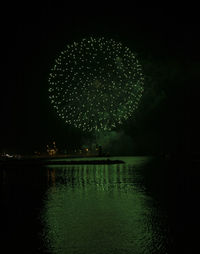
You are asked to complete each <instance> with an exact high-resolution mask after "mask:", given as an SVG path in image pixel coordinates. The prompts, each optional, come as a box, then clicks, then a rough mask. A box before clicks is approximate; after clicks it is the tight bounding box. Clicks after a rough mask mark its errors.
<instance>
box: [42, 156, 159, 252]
mask: <svg viewBox="0 0 200 254" xmlns="http://www.w3.org/2000/svg"><path fill="white" fill-rule="evenodd" d="M143 164H144V160H140V162H139V161H138V160H137V159H136V160H135V163H134V160H132V161H131V162H130V161H128V160H127V163H126V164H120V165H82V166H81V165H77V166H75V165H74V166H65V167H55V168H54V167H50V168H48V181H49V190H48V193H47V198H46V200H45V208H44V211H43V221H44V239H45V242H46V245H47V248H48V250H49V251H51V252H52V253H161V252H160V251H161V249H162V248H164V247H163V241H164V240H163V237H164V236H163V234H162V233H161V232H160V225H159V221H160V214H159V212H158V210H157V209H156V207H155V205H154V201H153V199H152V198H151V197H150V196H148V195H146V193H145V191H144V190H143V189H142V188H141V187H140V186H141V185H138V184H137V180H138V177H139V169H140V167H141V165H143ZM156 251H157V252H156ZM162 253H164V252H162Z"/></svg>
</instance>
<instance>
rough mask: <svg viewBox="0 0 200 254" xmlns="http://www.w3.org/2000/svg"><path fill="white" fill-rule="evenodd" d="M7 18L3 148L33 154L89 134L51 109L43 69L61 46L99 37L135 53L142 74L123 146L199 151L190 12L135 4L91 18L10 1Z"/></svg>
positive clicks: (195, 43)
mask: <svg viewBox="0 0 200 254" xmlns="http://www.w3.org/2000/svg"><path fill="white" fill-rule="evenodd" d="M6 17H7V19H6V21H5V26H4V30H5V38H6V46H5V47H6V53H7V61H6V78H5V80H4V81H2V83H1V120H2V121H1V132H0V133H1V137H0V139H1V142H0V150H1V151H7V152H21V153H33V152H34V151H35V150H42V149H44V148H45V146H46V144H47V143H49V142H51V141H54V140H55V141H56V142H57V145H58V147H60V148H64V147H66V146H68V147H72V148H73V147H77V146H79V145H81V144H83V142H85V140H87V135H88V134H83V133H82V132H81V131H80V130H76V129H75V128H73V127H69V126H66V125H65V124H64V123H63V122H62V120H60V119H59V118H58V117H57V115H56V113H55V112H53V111H52V107H51V105H50V103H49V99H48V86H49V84H48V75H49V72H50V68H51V67H52V65H53V63H54V59H55V58H56V57H57V56H58V54H59V53H60V51H61V50H63V48H64V47H65V46H66V44H70V43H72V42H73V41H76V40H80V39H82V38H83V37H89V36H94V37H95V36H96V37H101V36H104V37H106V38H112V39H114V40H117V41H120V42H122V43H123V44H125V45H126V46H128V47H129V48H130V49H131V50H132V51H133V52H134V53H136V54H137V57H138V59H139V61H140V63H141V64H142V66H143V72H144V76H145V92H144V95H143V98H142V102H141V105H140V107H139V109H138V112H137V115H136V120H135V121H132V120H129V121H127V122H126V123H124V125H123V126H121V128H120V129H118V130H116V132H117V133H120V135H119V142H120V144H121V147H122V148H123V152H124V153H125V154H126V153H127V154H152V153H153V154H160V153H168V152H170V153H179V154H183V153H192V154H193V153H195V154H196V153H198V152H200V148H199V147H200V146H199V143H200V135H199V127H200V125H199V123H198V118H199V106H200V102H199V91H200V89H199V67H200V63H199V56H200V53H199V45H200V40H199V36H198V33H199V24H198V22H197V21H198V20H197V16H196V14H195V13H193V12H192V11H190V12H189V11H187V12H186V11H185V12H183V11H180V10H179V11H178V10H174V11H169V10H165V9H135V10H134V11H133V12H132V13H129V14H128V13H127V14H126V13H121V15H119V14H115V15H114V12H113V13H110V14H109V15H108V14H107V15H104V14H103V13H102V14H101V15H100V14H98V15H97V14H96V15H93V16H92V15H91V14H90V15H86V14H85V15H84V13H82V14H80V12H79V13H75V12H73V14H72V12H71V11H70V10H69V9H64V8H62V7H60V8H53V7H52V6H47V7H45V8H40V9H39V10H38V9H34V8H28V9H26V10H25V11H24V10H23V9H20V8H19V7H18V9H17V10H16V9H15V8H14V7H13V8H12V11H9V12H8V14H7V15H6ZM122 140H124V144H122V143H123V142H121V141H122ZM115 142H117V141H115ZM124 147H126V148H127V149H124ZM118 152H119V153H120V149H119V151H118Z"/></svg>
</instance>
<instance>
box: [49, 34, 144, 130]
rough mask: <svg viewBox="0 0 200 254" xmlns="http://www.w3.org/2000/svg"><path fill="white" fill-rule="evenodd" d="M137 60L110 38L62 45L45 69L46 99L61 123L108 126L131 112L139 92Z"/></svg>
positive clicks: (95, 127) (141, 81)
mask: <svg viewBox="0 0 200 254" xmlns="http://www.w3.org/2000/svg"><path fill="white" fill-rule="evenodd" d="M143 85H144V76H143V73H142V68H141V65H140V64H139V62H138V60H137V59H136V57H135V55H134V54H133V53H132V52H131V50H130V49H129V48H128V47H126V46H123V45H122V44H121V43H119V42H116V41H114V40H113V39H110V40H106V39H104V38H98V39H95V38H89V39H82V40H81V41H80V42H74V43H73V44H71V45H67V47H66V49H65V50H63V51H62V52H61V53H60V55H59V57H58V58H57V59H56V60H55V64H54V66H53V68H52V69H51V72H50V75H49V98H50V101H51V103H52V105H53V107H54V109H55V110H56V112H57V113H58V115H59V117H61V118H62V119H63V120H64V121H65V123H66V124H69V125H73V126H75V127H77V128H81V129H82V130H83V131H100V130H103V131H110V130H112V129H114V128H116V127H117V126H118V125H120V124H122V123H123V122H124V121H125V120H127V119H128V118H129V117H131V116H133V115H134V112H135V110H136V109H137V107H138V104H139V101H140V99H141V96H142V93H143Z"/></svg>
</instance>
